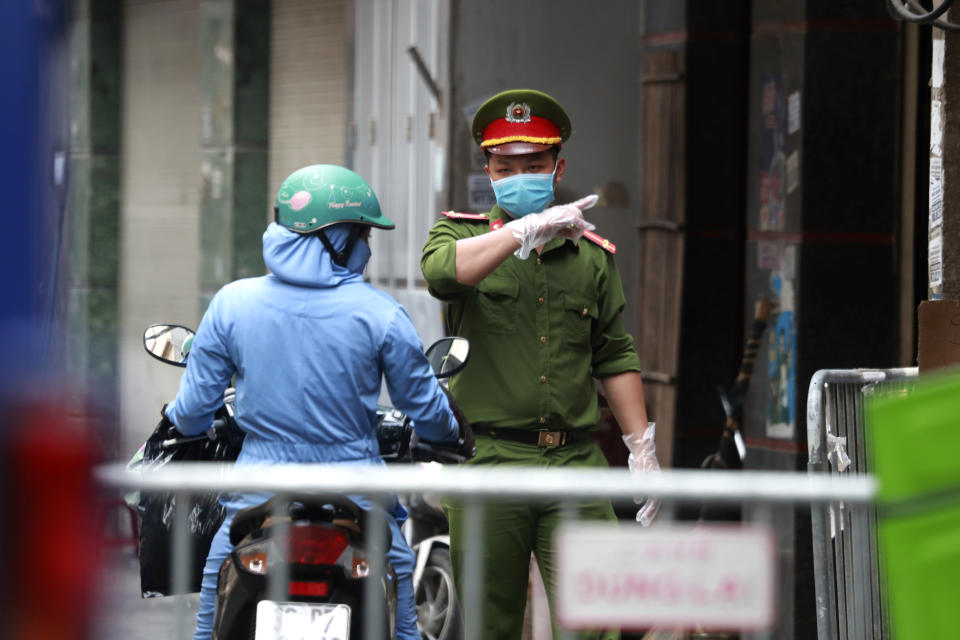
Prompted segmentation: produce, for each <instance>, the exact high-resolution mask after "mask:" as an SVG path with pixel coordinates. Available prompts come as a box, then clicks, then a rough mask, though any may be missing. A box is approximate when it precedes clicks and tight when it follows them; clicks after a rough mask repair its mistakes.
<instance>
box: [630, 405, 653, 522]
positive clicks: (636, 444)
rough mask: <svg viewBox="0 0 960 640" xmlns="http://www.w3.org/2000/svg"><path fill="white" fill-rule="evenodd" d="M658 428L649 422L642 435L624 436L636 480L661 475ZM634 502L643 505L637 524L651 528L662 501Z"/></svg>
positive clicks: (631, 469) (642, 500) (631, 470)
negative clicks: (655, 441) (657, 438)
mask: <svg viewBox="0 0 960 640" xmlns="http://www.w3.org/2000/svg"><path fill="white" fill-rule="evenodd" d="M656 428H657V425H656V423H654V422H648V423H647V429H646V431H644V432H643V433H642V434H636V433H635V434H630V435H624V436H623V444H625V445H627V449H629V450H630V457H629V458H628V459H627V466H629V467H630V475H631V476H633V477H634V478H636V477H637V476H645V475H647V474H651V473H660V463H658V462H657V446H656V444H654V441H653V436H654V434H655V433H656ZM633 501H634V502H635V503H637V504H639V505H642V506H641V507H640V511H638V512H637V522H639V523H640V524H642V525H643V526H645V527H649V526H650V523H652V522H653V519H654V518H656V517H657V512H658V511H659V510H660V501H659V500H657V499H655V498H639V497H638V498H634V499H633Z"/></svg>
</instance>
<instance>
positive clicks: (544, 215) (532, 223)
mask: <svg viewBox="0 0 960 640" xmlns="http://www.w3.org/2000/svg"><path fill="white" fill-rule="evenodd" d="M599 199H600V196H598V195H596V194H591V195H589V196H587V197H585V198H580V199H579V200H577V201H576V202H571V203H570V204H559V205H555V206H553V207H548V208H546V209H544V210H543V211H541V212H540V213H530V214H527V215H525V216H523V217H522V218H517V219H516V220H512V221H510V222H508V223H507V224H505V225H503V226H505V227H507V228H508V229H510V230H511V231H513V237H514V238H516V239H517V240H519V241H520V248H519V249H517V250H516V251H515V252H514V255H516V256H517V257H518V258H520V259H521V260H525V259H526V258H527V256H529V255H530V252H531V251H533V250H534V249H535V248H536V247H539V246H540V245H542V244H546V243H547V242H550V241H551V240H553V239H554V238H568V239H570V240H573V241H574V242H577V241H579V240H580V237H581V236H583V232H584V231H593V230H594V229H596V227H595V226H593V225H592V224H590V223H589V222H587V221H586V220H584V219H583V211H584V210H586V209H589V208H590V207H592V206H593V205H595V204H597V200H599Z"/></svg>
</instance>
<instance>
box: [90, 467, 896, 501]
mask: <svg viewBox="0 0 960 640" xmlns="http://www.w3.org/2000/svg"><path fill="white" fill-rule="evenodd" d="M94 476H95V477H96V479H97V480H98V481H100V482H101V483H102V484H104V485H106V486H108V487H111V488H120V489H133V488H141V489H146V490H150V489H166V490H172V491H201V490H202V491H236V490H245V491H271V492H274V493H293V492H310V491H321V490H322V491H324V492H330V491H333V492H342V493H362V494H368V495H384V494H393V493H398V492H399V493H403V492H419V493H424V492H441V493H444V494H446V495H451V496H462V497H478V498H538V497H541V498H550V497H555V496H557V495H563V496H565V497H568V498H570V499H573V500H576V499H580V498H597V497H606V498H609V499H611V500H624V501H627V500H632V499H633V496H635V495H645V496H649V497H655V498H661V499H669V500H677V501H683V502H709V503H733V502H738V501H741V500H750V501H755V502H770V503H792V504H823V503H829V502H838V501H842V502H845V503H848V504H866V503H870V502H872V501H873V500H874V499H875V497H876V494H877V482H876V479H875V478H874V477H873V476H870V475H856V476H848V477H837V476H836V475H821V474H809V473H806V472H796V471H782V472H780V471H720V470H710V471H700V470H685V469H666V470H664V471H662V472H661V473H658V474H650V475H648V476H645V477H631V475H630V473H629V472H628V471H627V470H626V469H586V468H577V469H570V468H567V469H537V468H522V467H517V468H510V469H506V468H500V469H491V468H479V467H444V468H443V469H442V470H439V471H438V470H435V469H421V468H418V467H413V466H404V467H398V466H395V467H387V466H360V465H350V464H347V465H321V464H301V465H293V464H289V465H274V466H262V467H258V466H255V465H243V466H240V467H237V466H234V465H222V464H217V463H201V462H182V463H171V464H168V465H167V466H165V467H164V468H162V469H158V470H157V471H155V472H151V473H148V474H143V475H138V474H132V473H130V472H128V471H127V470H126V466H125V465H124V464H122V463H115V464H108V465H102V466H99V467H97V468H96V469H95V470H94Z"/></svg>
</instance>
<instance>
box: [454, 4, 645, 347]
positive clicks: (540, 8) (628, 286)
mask: <svg viewBox="0 0 960 640" xmlns="http://www.w3.org/2000/svg"><path fill="white" fill-rule="evenodd" d="M454 6H455V10H454V12H453V24H452V30H451V38H450V41H451V45H450V46H451V55H452V58H453V68H452V76H453V77H452V89H453V104H452V105H451V119H452V122H451V140H450V148H451V151H450V153H451V161H452V167H451V183H450V189H451V202H450V203H449V206H450V207H452V208H455V209H457V210H459V211H468V210H470V207H469V206H468V205H469V198H468V193H467V181H468V178H469V174H471V173H472V174H474V175H476V174H477V172H480V171H482V168H483V156H482V154H480V152H479V151H478V149H477V146H476V144H475V143H474V142H473V140H472V138H471V136H470V121H471V120H472V118H473V113H474V112H475V111H476V108H477V107H479V106H480V104H481V102H482V101H483V100H485V99H486V98H488V97H490V96H491V95H493V94H495V93H497V92H499V91H503V90H505V89H511V88H518V87H525V88H532V89H539V90H541V91H545V92H547V93H549V94H551V95H553V96H554V97H555V98H557V100H559V101H560V103H561V104H562V105H563V106H564V108H565V109H566V111H567V113H568V114H569V115H570V119H571V120H572V122H573V136H572V137H571V139H570V141H569V142H568V143H567V144H565V145H564V150H563V154H564V155H565V156H566V158H567V163H568V164H567V173H566V174H565V175H564V179H563V182H562V183H561V185H560V187H559V188H558V192H557V200H558V201H560V202H570V201H572V200H575V199H577V198H579V197H582V196H584V195H587V194H589V193H593V192H594V191H600V192H602V193H605V194H606V195H607V196H608V197H607V203H606V206H603V205H604V203H601V205H599V206H597V207H595V208H594V209H591V210H590V211H589V212H588V213H587V215H586V217H587V218H588V219H589V220H590V221H591V222H593V223H594V224H596V225H597V233H599V234H600V235H602V236H604V237H607V238H609V239H610V240H611V241H613V242H614V243H615V244H616V245H617V256H616V257H617V264H618V266H619V268H620V275H621V278H622V279H623V286H624V291H625V292H626V294H627V307H626V309H625V310H624V322H625V324H626V326H627V329H628V330H629V331H630V332H631V333H632V334H634V335H636V324H637V323H636V316H637V314H636V309H635V308H634V302H635V296H634V295H633V292H634V291H635V290H636V282H637V246H638V243H637V232H636V228H635V225H636V223H637V218H638V213H639V210H640V198H641V194H640V192H639V184H640V183H639V176H640V166H639V160H638V159H639V139H640V90H639V81H638V78H639V71H640V57H641V41H640V32H641V29H640V13H641V4H640V3H637V2H633V1H631V0H616V1H610V2H605V3H604V4H603V10H602V11H600V10H598V9H597V7H596V6H595V5H592V4H591V3H587V2H580V1H578V0H557V1H555V2H551V3H550V4H549V11H546V10H544V5H543V4H541V3H522V2H510V1H507V0H491V1H490V2H484V3H474V2H464V1H461V2H456V3H454ZM505 16H509V19H505V18H504V17H505ZM475 208H476V207H475Z"/></svg>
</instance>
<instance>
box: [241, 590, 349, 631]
mask: <svg viewBox="0 0 960 640" xmlns="http://www.w3.org/2000/svg"><path fill="white" fill-rule="evenodd" d="M349 637H350V607H348V606H347V605H345V604H307V603H304V602H273V601H271V600H261V601H260V602H259V603H257V629H256V635H255V636H254V638H255V640H348V638H349Z"/></svg>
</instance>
